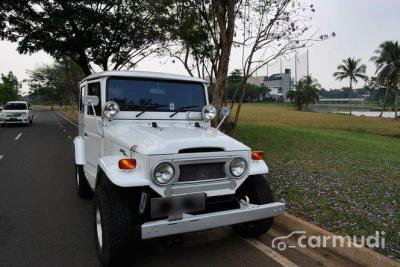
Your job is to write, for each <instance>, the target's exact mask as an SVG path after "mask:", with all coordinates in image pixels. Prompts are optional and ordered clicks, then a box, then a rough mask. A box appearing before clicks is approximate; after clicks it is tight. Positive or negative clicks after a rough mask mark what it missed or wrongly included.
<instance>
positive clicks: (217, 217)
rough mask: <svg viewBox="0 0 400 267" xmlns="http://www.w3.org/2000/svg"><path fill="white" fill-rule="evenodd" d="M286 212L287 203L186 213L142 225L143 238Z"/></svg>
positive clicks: (218, 225) (257, 218) (263, 217)
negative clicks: (194, 213)
mask: <svg viewBox="0 0 400 267" xmlns="http://www.w3.org/2000/svg"><path fill="white" fill-rule="evenodd" d="M284 212H285V203H281V202H274V203H270V204H264V205H253V204H246V205H244V204H241V206H240V208H239V209H233V210H225V211H219V212H213V213H207V214H200V215H189V214H184V215H183V219H181V220H178V221H168V220H159V221H153V222H147V223H144V224H143V225H142V239H149V238H155V237H160V236H168V235H174V234H180V233H188V232H193V231H199V230H205V229H210V228H215V227H220V226H225V225H232V224H237V223H243V222H250V221H256V220H260V219H266V218H270V217H275V216H278V215H280V214H283V213H284Z"/></svg>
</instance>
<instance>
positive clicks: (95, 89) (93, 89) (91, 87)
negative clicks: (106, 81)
mask: <svg viewBox="0 0 400 267" xmlns="http://www.w3.org/2000/svg"><path fill="white" fill-rule="evenodd" d="M87 95H95V96H97V97H98V98H99V104H98V105H97V106H95V107H94V109H95V111H96V115H97V116H101V91H100V83H99V82H95V83H89V84H88V91H87ZM87 114H88V115H93V109H92V107H89V106H88V107H87Z"/></svg>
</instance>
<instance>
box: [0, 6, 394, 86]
mask: <svg viewBox="0 0 400 267" xmlns="http://www.w3.org/2000/svg"><path fill="white" fill-rule="evenodd" d="M304 2H305V3H310V4H314V6H315V8H316V12H315V15H314V17H313V20H312V25H313V27H314V28H315V29H317V28H318V29H319V32H320V33H331V32H335V33H336V37H335V38H330V39H328V40H325V41H323V42H316V43H314V44H313V45H312V47H310V48H309V66H310V73H311V74H312V75H313V77H315V78H317V79H318V81H319V83H320V84H321V85H322V87H324V88H326V89H331V88H341V87H343V86H347V81H342V82H339V81H336V80H335V79H334V78H333V76H332V73H333V72H335V71H336V68H337V66H338V65H339V64H340V63H341V61H342V59H345V58H347V57H356V58H361V60H362V62H363V63H365V64H366V65H367V74H368V75H369V76H372V75H374V73H375V66H374V64H373V63H371V62H370V60H369V59H370V58H371V57H372V56H373V55H374V50H376V49H377V48H378V46H379V44H380V43H382V42H383V41H385V40H398V41H400V30H399V25H400V1H399V0H315V1H304ZM301 53H304V51H302V52H300V54H301ZM240 58H241V57H240V53H238V51H235V50H233V51H232V56H231V63H232V64H231V65H230V70H233V69H234V68H237V67H239V62H240ZM299 59H301V60H303V61H302V62H304V59H305V56H304V55H303V56H301V55H300V56H299ZM52 61H53V59H52V58H51V56H49V55H47V54H46V53H44V52H39V53H35V54H32V55H20V54H18V52H17V51H16V44H14V43H10V42H7V41H0V73H8V72H9V71H12V72H13V73H14V74H16V75H17V77H18V79H20V80H23V79H27V78H28V74H27V71H29V70H32V69H34V68H35V67H37V66H40V65H41V64H46V63H47V64H48V63H51V62H52ZM278 65H279V64H275V65H274V66H270V67H269V68H268V74H270V75H271V74H273V73H276V72H279V71H280V67H279V66H278ZM283 65H284V67H285V66H286V63H285V62H284V63H283ZM300 65H301V66H300V70H299V72H300V73H304V72H305V65H306V64H305V63H304V64H300ZM287 66H289V61H288V63H287ZM137 70H143V71H159V72H168V73H176V74H187V73H186V71H185V69H184V68H183V66H182V65H180V64H179V63H172V60H170V59H167V58H162V59H160V58H154V57H153V58H148V59H146V60H145V61H143V62H142V63H141V64H140V65H139V66H138V68H137ZM293 72H294V71H293V70H292V73H293ZM257 75H258V76H261V75H267V69H266V68H264V69H261V70H259V71H258V72H257ZM356 86H359V87H361V86H363V83H362V82H360V83H359V84H357V85H356ZM23 88H24V90H27V86H26V85H24V87H23Z"/></svg>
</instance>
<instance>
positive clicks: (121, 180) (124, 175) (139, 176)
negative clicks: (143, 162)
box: [99, 156, 149, 187]
mask: <svg viewBox="0 0 400 267" xmlns="http://www.w3.org/2000/svg"><path fill="white" fill-rule="evenodd" d="M120 159H121V157H120V156H106V157H102V158H101V159H100V160H99V167H100V168H101V170H103V172H104V173H105V175H106V176H107V178H108V179H109V180H110V181H111V182H112V183H113V184H115V185H117V186H120V187H141V186H148V185H149V180H148V179H146V178H143V177H144V175H143V173H142V172H141V170H140V165H139V166H138V168H136V169H134V170H130V171H124V170H121V169H119V167H118V161H119V160H120Z"/></svg>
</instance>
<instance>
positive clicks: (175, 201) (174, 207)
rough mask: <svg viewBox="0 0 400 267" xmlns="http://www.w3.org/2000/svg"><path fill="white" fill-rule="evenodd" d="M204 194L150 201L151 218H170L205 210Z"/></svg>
mask: <svg viewBox="0 0 400 267" xmlns="http://www.w3.org/2000/svg"><path fill="white" fill-rule="evenodd" d="M205 200H206V194H205V193H194V194H188V195H179V196H172V197H160V198H152V199H151V218H159V217H171V216H178V217H179V215H182V214H183V213H189V212H196V211H202V210H204V209H205Z"/></svg>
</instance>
